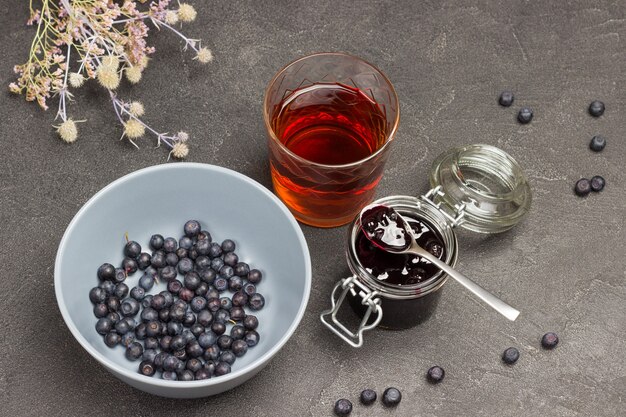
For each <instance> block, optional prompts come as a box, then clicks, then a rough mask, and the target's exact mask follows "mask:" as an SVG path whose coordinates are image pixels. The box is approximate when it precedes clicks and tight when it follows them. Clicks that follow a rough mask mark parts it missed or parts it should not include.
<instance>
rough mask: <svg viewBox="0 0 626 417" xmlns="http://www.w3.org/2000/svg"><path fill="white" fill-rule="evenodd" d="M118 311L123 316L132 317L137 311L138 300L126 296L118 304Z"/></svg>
mask: <svg viewBox="0 0 626 417" xmlns="http://www.w3.org/2000/svg"><path fill="white" fill-rule="evenodd" d="M120 311H121V312H122V315H123V316H125V317H133V316H135V315H136V314H137V313H138V312H139V301H137V300H135V299H134V298H126V299H125V300H124V301H122V304H121V305H120Z"/></svg>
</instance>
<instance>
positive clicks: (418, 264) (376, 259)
mask: <svg viewBox="0 0 626 417" xmlns="http://www.w3.org/2000/svg"><path fill="white" fill-rule="evenodd" d="M365 214H366V213H365ZM402 217H403V218H404V219H405V221H406V222H407V223H408V224H409V225H410V226H411V229H413V235H414V236H415V240H416V242H417V244H418V245H420V246H421V247H422V248H424V249H426V250H427V251H428V252H430V253H432V254H433V255H435V256H436V257H438V258H439V259H445V257H446V251H445V248H444V245H443V239H442V238H441V236H440V235H439V234H438V233H437V232H436V231H435V229H434V228H433V227H432V226H431V225H430V224H428V223H427V222H425V221H424V220H421V219H416V218H415V217H412V216H411V214H406V213H402ZM392 221H393V220H392ZM364 227H367V225H365V226H364ZM356 255H357V257H358V259H359V261H360V263H361V265H363V267H364V268H365V269H366V270H367V271H368V272H369V273H371V274H372V275H373V276H374V277H376V278H377V279H378V280H380V281H383V282H385V283H387V284H392V285H415V284H419V283H420V282H423V281H426V280H427V279H429V278H431V277H432V276H433V275H435V274H436V273H437V272H439V268H437V267H436V266H435V265H433V264H432V263H430V262H428V261H427V260H425V259H422V258H421V257H419V256H417V255H411V254H397V253H390V252H386V251H384V250H382V249H380V248H379V247H377V246H376V245H375V244H374V243H372V242H371V241H370V240H369V239H368V237H367V236H366V235H365V234H364V233H363V230H359V233H358V235H357V237H356Z"/></svg>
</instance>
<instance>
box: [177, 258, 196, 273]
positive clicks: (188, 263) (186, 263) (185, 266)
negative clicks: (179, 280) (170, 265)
mask: <svg viewBox="0 0 626 417" xmlns="http://www.w3.org/2000/svg"><path fill="white" fill-rule="evenodd" d="M177 268H178V272H179V273H180V274H182V275H184V274H186V273H188V272H191V271H193V261H192V260H191V259H189V258H183V259H181V260H180V261H179V262H178V266H177Z"/></svg>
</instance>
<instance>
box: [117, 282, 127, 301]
mask: <svg viewBox="0 0 626 417" xmlns="http://www.w3.org/2000/svg"><path fill="white" fill-rule="evenodd" d="M113 295H114V296H116V297H117V298H124V297H126V296H127V295H128V285H126V284H124V283H123V282H120V283H119V284H117V285H116V286H115V291H113Z"/></svg>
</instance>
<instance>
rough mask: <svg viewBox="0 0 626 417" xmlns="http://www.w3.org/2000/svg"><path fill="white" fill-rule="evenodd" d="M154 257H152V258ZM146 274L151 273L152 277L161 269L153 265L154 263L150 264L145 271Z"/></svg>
mask: <svg viewBox="0 0 626 417" xmlns="http://www.w3.org/2000/svg"><path fill="white" fill-rule="evenodd" d="M151 259H152V258H151ZM143 273H144V274H145V275H150V276H151V277H156V276H158V275H159V270H158V269H157V268H155V267H153V266H152V265H150V266H149V267H147V268H146V269H145V270H144V272H143Z"/></svg>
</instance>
